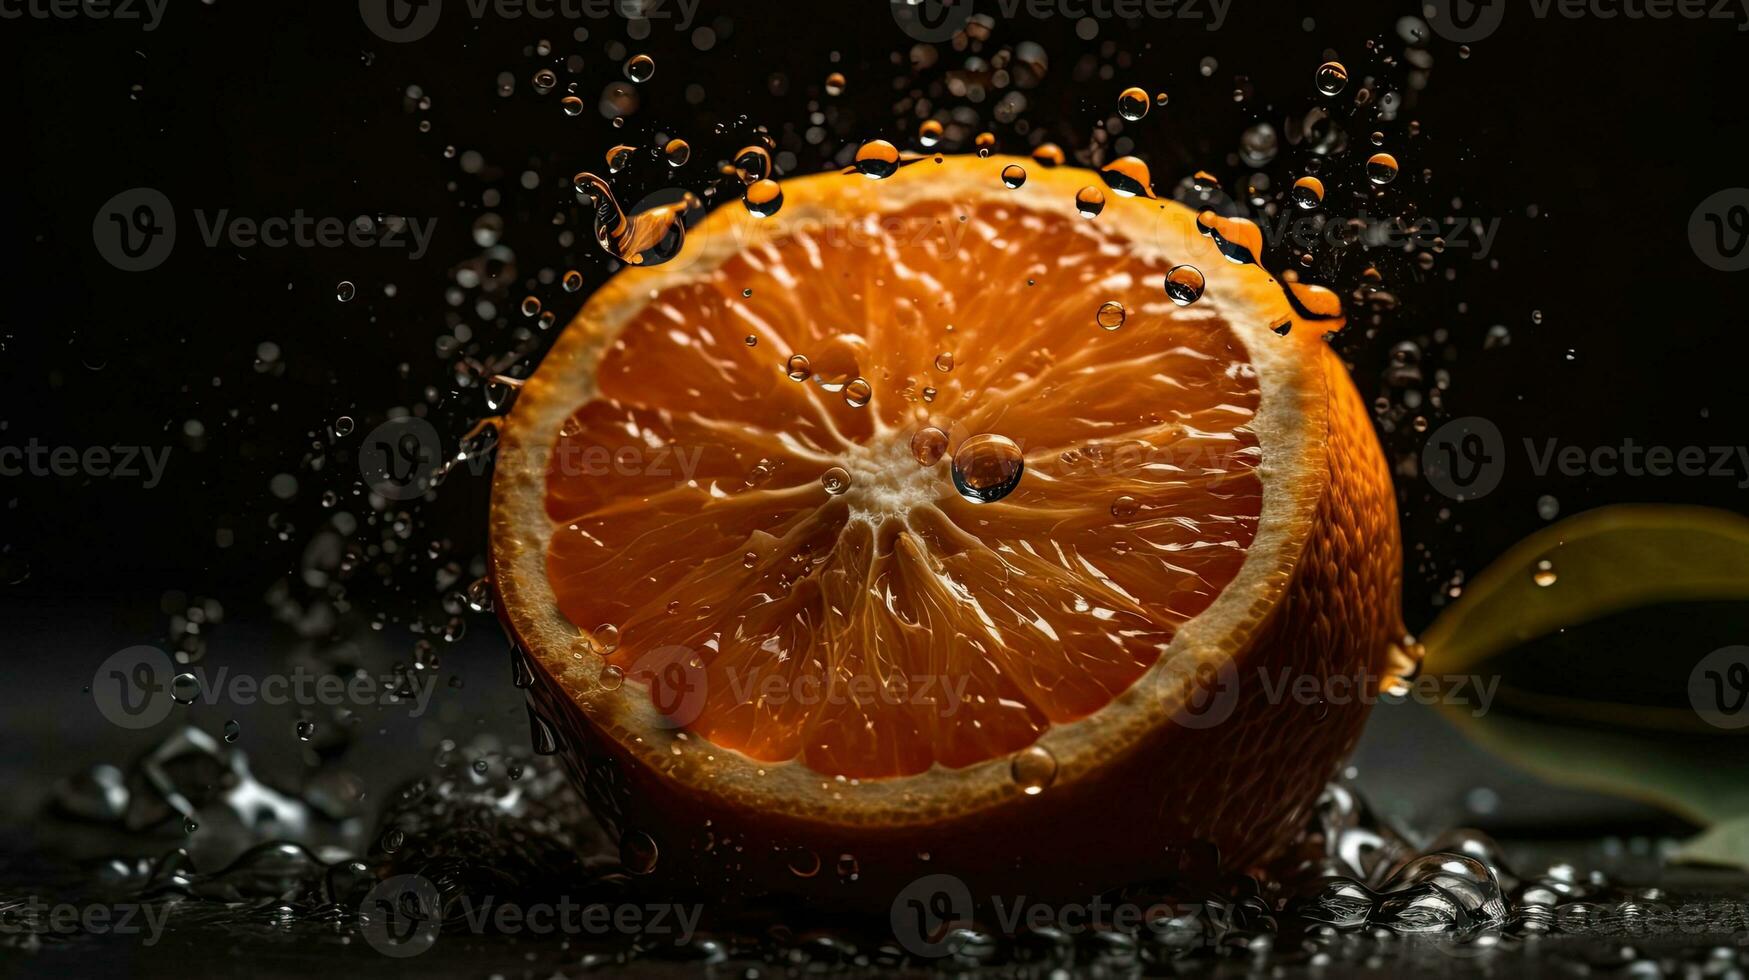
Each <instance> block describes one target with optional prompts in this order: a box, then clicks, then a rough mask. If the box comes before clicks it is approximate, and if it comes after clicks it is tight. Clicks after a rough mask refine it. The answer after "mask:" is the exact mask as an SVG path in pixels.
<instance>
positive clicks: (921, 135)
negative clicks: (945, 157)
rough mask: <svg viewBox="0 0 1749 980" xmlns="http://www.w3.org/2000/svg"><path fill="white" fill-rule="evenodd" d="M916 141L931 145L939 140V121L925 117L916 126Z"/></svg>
mask: <svg viewBox="0 0 1749 980" xmlns="http://www.w3.org/2000/svg"><path fill="white" fill-rule="evenodd" d="M917 142H919V143H922V144H923V145H924V146H925V147H932V146H935V145H936V144H938V143H940V142H941V123H939V122H937V121H935V120H934V119H925V120H923V124H922V125H920V126H918V127H917Z"/></svg>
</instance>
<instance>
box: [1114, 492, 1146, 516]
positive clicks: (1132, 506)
mask: <svg viewBox="0 0 1749 980" xmlns="http://www.w3.org/2000/svg"><path fill="white" fill-rule="evenodd" d="M1139 510H1141V504H1138V503H1137V502H1136V498H1134V497H1132V496H1130V495H1128V494H1124V495H1123V496H1121V497H1119V498H1117V499H1116V500H1113V501H1112V502H1111V516H1113V517H1115V518H1117V519H1118V520H1129V519H1130V518H1132V517H1134V516H1136V512H1137V511H1139Z"/></svg>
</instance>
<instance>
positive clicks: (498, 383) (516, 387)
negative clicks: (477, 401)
mask: <svg viewBox="0 0 1749 980" xmlns="http://www.w3.org/2000/svg"><path fill="white" fill-rule="evenodd" d="M521 390H522V379H521V378H512V377H510V376H509V375H506V374H500V375H496V376H494V377H493V378H492V380H490V381H488V382H486V392H485V394H486V407H487V408H488V409H490V410H492V411H494V412H507V411H509V410H510V406H511V405H512V404H514V403H515V401H516V395H517V393H518V392H520V391H521Z"/></svg>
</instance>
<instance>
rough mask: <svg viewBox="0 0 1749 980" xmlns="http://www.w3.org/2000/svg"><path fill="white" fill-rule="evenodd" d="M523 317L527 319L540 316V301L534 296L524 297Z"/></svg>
mask: <svg viewBox="0 0 1749 980" xmlns="http://www.w3.org/2000/svg"><path fill="white" fill-rule="evenodd" d="M522 315H523V316H527V317H534V316H539V315H540V300H539V299H538V298H536V297H534V296H524V297H523V298H522Z"/></svg>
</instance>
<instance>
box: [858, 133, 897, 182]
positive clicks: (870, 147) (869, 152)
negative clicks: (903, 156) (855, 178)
mask: <svg viewBox="0 0 1749 980" xmlns="http://www.w3.org/2000/svg"><path fill="white" fill-rule="evenodd" d="M856 169H857V171H858V172H859V173H861V174H862V175H863V176H864V177H868V178H871V179H874V180H885V179H886V178H888V177H891V176H892V175H894V174H896V173H898V172H899V150H898V148H897V147H895V146H894V145H893V144H891V143H888V142H887V141H886V140H869V141H868V142H867V143H864V144H862V146H861V147H859V148H858V149H857V151H856Z"/></svg>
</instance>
